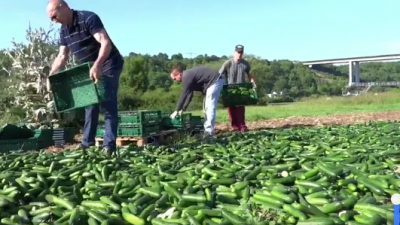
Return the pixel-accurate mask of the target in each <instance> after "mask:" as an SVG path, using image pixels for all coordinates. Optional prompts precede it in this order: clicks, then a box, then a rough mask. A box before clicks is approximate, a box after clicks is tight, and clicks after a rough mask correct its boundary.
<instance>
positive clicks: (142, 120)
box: [118, 110, 161, 125]
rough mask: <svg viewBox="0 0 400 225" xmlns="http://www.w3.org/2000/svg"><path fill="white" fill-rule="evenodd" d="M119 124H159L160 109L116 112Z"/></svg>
mask: <svg viewBox="0 0 400 225" xmlns="http://www.w3.org/2000/svg"><path fill="white" fill-rule="evenodd" d="M118 123H119V124H146V125H150V124H154V125H155V124H160V123H161V111H160V110H138V111H122V112H118Z"/></svg>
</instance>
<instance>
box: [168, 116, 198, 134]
mask: <svg viewBox="0 0 400 225" xmlns="http://www.w3.org/2000/svg"><path fill="white" fill-rule="evenodd" d="M169 115H170V114H164V115H163V116H162V127H163V130H169V129H177V130H182V131H187V130H190V129H191V128H192V114H191V113H182V115H180V116H177V117H176V118H175V119H171V118H170V116H169Z"/></svg>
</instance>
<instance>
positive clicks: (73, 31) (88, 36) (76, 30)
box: [60, 10, 122, 68]
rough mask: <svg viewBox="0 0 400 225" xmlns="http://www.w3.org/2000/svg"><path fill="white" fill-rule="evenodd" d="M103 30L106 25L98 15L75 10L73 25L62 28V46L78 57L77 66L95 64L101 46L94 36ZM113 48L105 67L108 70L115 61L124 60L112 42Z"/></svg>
mask: <svg viewBox="0 0 400 225" xmlns="http://www.w3.org/2000/svg"><path fill="white" fill-rule="evenodd" d="M102 29H104V25H103V23H102V21H101V19H100V18H99V16H98V15H97V14H96V13H94V12H90V11H78V10H73V22H72V25H71V26H66V25H63V26H62V27H61V30H60V44H61V45H64V46H67V47H68V48H69V50H70V52H71V53H72V54H73V55H74V56H75V57H76V59H77V64H81V63H85V62H94V61H96V59H97V57H98V55H99V50H100V47H101V45H100V43H99V42H98V41H97V40H96V39H95V38H94V36H93V34H95V33H97V32H99V31H101V30H102ZM110 40H111V38H110ZM111 46H112V48H111V52H110V54H109V56H108V58H107V59H106V61H105V62H104V65H103V66H105V67H107V68H109V67H110V66H111V64H113V63H115V62H114V61H116V60H120V59H121V58H122V56H121V55H120V53H119V51H118V49H117V47H116V46H115V45H114V43H113V42H112V41H111Z"/></svg>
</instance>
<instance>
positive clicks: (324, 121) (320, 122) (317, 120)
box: [216, 111, 400, 132]
mask: <svg viewBox="0 0 400 225" xmlns="http://www.w3.org/2000/svg"><path fill="white" fill-rule="evenodd" d="M398 120H400V111H393V112H380V113H349V114H341V115H329V116H310V117H297V116H293V117H287V118H278V119H269V120H260V121H254V122H247V126H248V128H249V130H260V129H265V128H289V127H293V126H327V125H346V124H357V123H365V122H370V121H398ZM216 129H217V130H218V131H219V132H226V131H229V130H230V124H229V123H220V124H217V125H216Z"/></svg>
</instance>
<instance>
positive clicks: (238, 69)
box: [219, 45, 256, 132]
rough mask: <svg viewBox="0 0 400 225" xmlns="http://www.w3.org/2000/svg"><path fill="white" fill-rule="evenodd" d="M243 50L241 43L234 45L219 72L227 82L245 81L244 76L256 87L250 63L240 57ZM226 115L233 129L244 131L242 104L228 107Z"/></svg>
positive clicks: (245, 128)
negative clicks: (230, 56) (231, 56)
mask: <svg viewBox="0 0 400 225" xmlns="http://www.w3.org/2000/svg"><path fill="white" fill-rule="evenodd" d="M243 52H244V47H243V45H236V47H235V52H234V54H233V58H232V59H228V60H226V61H225V62H224V64H223V65H222V67H221V69H220V70H219V73H220V74H221V75H223V76H224V77H226V79H227V81H228V82H227V83H228V84H241V83H245V82H246V77H247V78H248V79H249V80H250V82H251V83H253V86H254V88H256V83H255V81H254V77H253V76H252V75H251V72H250V71H251V67H250V64H249V63H248V62H247V61H246V60H244V59H242V57H243ZM228 116H229V120H230V121H231V126H232V129H233V130H234V131H239V130H241V131H242V132H243V131H246V130H247V126H246V122H245V108H244V106H232V107H228Z"/></svg>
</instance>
